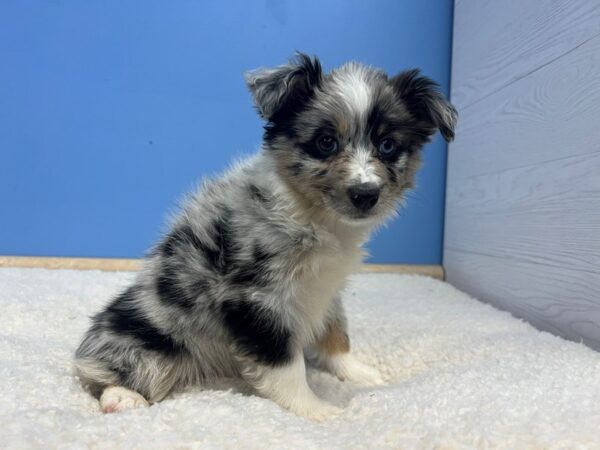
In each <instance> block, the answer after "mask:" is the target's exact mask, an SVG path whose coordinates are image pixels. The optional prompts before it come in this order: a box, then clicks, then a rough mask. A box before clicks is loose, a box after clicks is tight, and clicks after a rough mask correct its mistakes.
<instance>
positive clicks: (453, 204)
mask: <svg viewBox="0 0 600 450" xmlns="http://www.w3.org/2000/svg"><path fill="white" fill-rule="evenodd" d="M446 192H447V193H446V195H447V201H448V209H447V213H446V230H445V232H446V238H445V245H446V248H447V249H452V250H458V251H463V252H474V253H484V254H487V255H493V256H498V257H504V258H509V259H511V260H519V261H525V262H530V263H537V264H543V265H546V266H552V267H555V268H559V269H560V268H562V267H569V268H570V269H574V270H580V271H582V272H587V273H590V274H595V275H596V276H599V277H600V142H599V143H598V144H597V151H596V152H595V153H588V154H585V155H577V156H572V157H567V158H560V159H557V160H553V161H547V162H543V163H539V164H533V165H530V166H526V167H519V168H517V169H508V170H505V171H500V172H497V173H494V174H487V175H480V176H478V177H470V178H468V179H467V180H464V181H462V182H457V183H452V184H449V185H448V187H447V191H446ZM599 287H600V286H599Z"/></svg>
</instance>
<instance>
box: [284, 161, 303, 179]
mask: <svg viewBox="0 0 600 450" xmlns="http://www.w3.org/2000/svg"><path fill="white" fill-rule="evenodd" d="M303 167H304V165H303V164H302V163H301V162H295V163H293V164H289V165H288V166H287V169H288V170H289V171H290V173H291V174H292V175H294V176H296V177H297V176H298V175H300V174H301V173H302V169H303Z"/></svg>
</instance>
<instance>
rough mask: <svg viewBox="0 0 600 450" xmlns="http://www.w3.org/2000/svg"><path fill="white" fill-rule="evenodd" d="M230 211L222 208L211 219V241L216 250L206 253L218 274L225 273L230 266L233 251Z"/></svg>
mask: <svg viewBox="0 0 600 450" xmlns="http://www.w3.org/2000/svg"><path fill="white" fill-rule="evenodd" d="M231 216H232V214H231V211H230V210H228V209H227V208H224V209H223V210H222V211H221V214H220V216H219V217H218V218H216V219H215V220H213V223H212V225H213V242H214V244H215V247H216V250H212V251H210V252H209V254H207V259H208V261H209V262H210V263H211V265H212V267H213V268H214V269H215V270H216V271H217V272H219V273H220V274H226V273H227V270H228V268H229V267H230V266H231V263H232V260H233V253H234V247H233V245H234V242H235V240H234V235H233V226H232V223H231Z"/></svg>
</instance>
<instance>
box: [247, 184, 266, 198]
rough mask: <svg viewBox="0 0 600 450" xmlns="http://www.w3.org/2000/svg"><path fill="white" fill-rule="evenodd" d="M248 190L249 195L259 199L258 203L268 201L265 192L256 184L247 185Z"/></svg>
mask: <svg viewBox="0 0 600 450" xmlns="http://www.w3.org/2000/svg"><path fill="white" fill-rule="evenodd" d="M248 190H249V191H250V197H251V198H253V199H255V200H257V201H259V202H260V203H267V202H268V201H269V199H268V198H267V194H265V192H263V190H262V189H261V188H259V187H258V186H257V185H255V184H251V185H249V186H248Z"/></svg>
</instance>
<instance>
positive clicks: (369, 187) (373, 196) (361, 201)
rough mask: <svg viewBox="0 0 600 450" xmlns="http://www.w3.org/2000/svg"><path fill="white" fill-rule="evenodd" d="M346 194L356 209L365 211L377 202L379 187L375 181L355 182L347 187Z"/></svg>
mask: <svg viewBox="0 0 600 450" xmlns="http://www.w3.org/2000/svg"><path fill="white" fill-rule="evenodd" d="M348 196H349V197H350V201H351V202H352V204H353V205H354V206H355V207H356V208H357V209H359V210H361V211H363V212H366V211H368V210H370V209H371V208H373V206H375V205H376V204H377V200H379V188H378V187H377V185H376V184H375V183H363V184H357V185H355V186H352V187H350V188H348Z"/></svg>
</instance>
